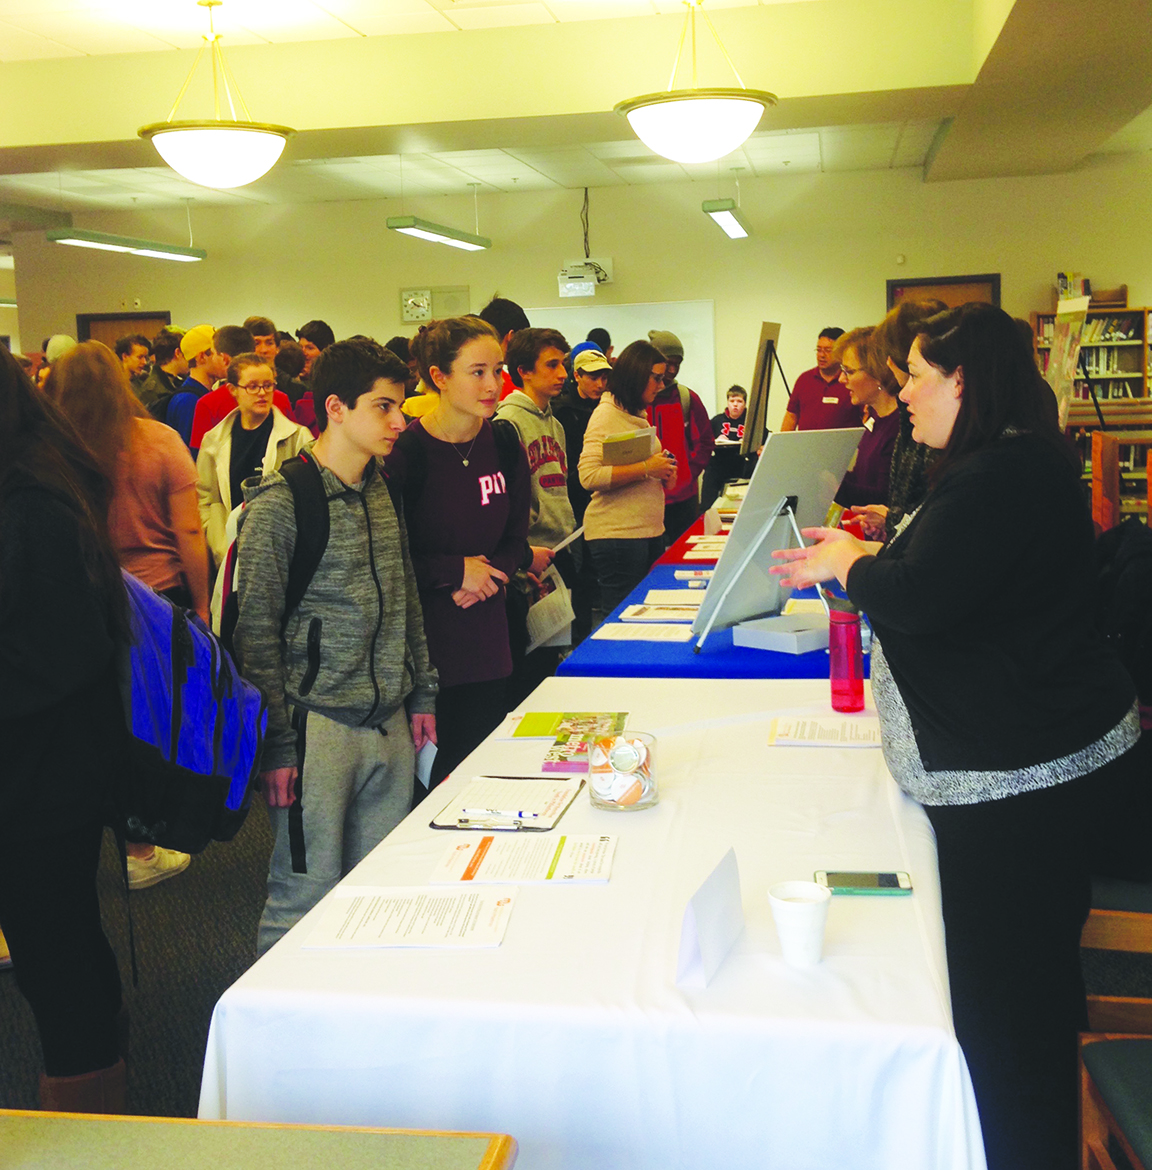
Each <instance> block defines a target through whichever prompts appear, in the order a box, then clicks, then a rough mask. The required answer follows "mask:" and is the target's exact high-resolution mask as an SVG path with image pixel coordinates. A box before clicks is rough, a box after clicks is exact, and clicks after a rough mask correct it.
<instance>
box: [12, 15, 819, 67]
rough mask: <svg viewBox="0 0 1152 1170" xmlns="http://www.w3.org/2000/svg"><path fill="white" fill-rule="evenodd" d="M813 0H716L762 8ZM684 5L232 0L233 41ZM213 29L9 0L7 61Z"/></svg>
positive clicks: (225, 25)
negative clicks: (770, 5) (765, 5)
mask: <svg viewBox="0 0 1152 1170" xmlns="http://www.w3.org/2000/svg"><path fill="white" fill-rule="evenodd" d="M805 2H808V0H709V4H708V6H709V8H712V9H716V8H754V7H756V6H757V5H758V3H759V4H774V3H805ZM681 11H683V6H682V0H225V2H224V3H223V4H222V5H221V7H219V8H216V9H215V10H214V13H213V20H214V22H215V27H216V31H217V32H219V33H222V34H223V35H224V46H225V49H227V46H228V45H255V44H283V43H287V42H291V41H317V40H338V39H340V38H345V37H374V36H395V35H403V34H406V33H428V32H451V31H453V30H461V31H463V30H469V29H479V28H507V27H510V26H512V25H521V24H562V23H567V22H569V21H580V20H607V19H612V18H616V17H621V18H623V17H630V16H652V15H657V14H660V13H669V12H681ZM207 30H208V20H207V15H206V13H205V10H204V9H203V8H201V7H198V6H197V4H196V3H195V0H116V2H115V3H110V2H109V0H0V61H27V60H37V59H43V58H50V57H79V56H88V55H96V54H105V53H146V52H161V51H163V50H165V49H189V48H197V47H198V46H199V45H200V43H201V37H202V35H203V34H204V33H206V32H207Z"/></svg>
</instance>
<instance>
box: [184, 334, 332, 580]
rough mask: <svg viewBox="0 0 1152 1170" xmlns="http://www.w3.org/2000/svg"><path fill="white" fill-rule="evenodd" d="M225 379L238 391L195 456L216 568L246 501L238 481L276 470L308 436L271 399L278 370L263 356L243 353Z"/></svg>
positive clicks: (202, 510) (203, 516) (202, 509)
mask: <svg viewBox="0 0 1152 1170" xmlns="http://www.w3.org/2000/svg"><path fill="white" fill-rule="evenodd" d="M228 385H229V386H231V387H232V389H233V393H234V394H235V396H236V409H235V410H233V411H231V412H229V413H228V414H226V415H225V416H224V418H223V419H222V420H221V421H220V422H218V423H217V424H216V425H215V426H214V427H213V428H212V429H211V430H210V431H209V432H208V433H207V434H206V435H205V436H204V438H203V439H202V440H201V441H200V453H199V455H197V457H196V473H197V476H198V479H199V482H198V484H197V487H196V494H197V498H198V502H199V507H200V522H201V523H202V524H203V525H204V531H205V532H206V533H207V535H208V549H209V551H210V552H211V553H212V560H213V561H214V562H215V564H216V568H217V570H219V568H220V567H221V566H222V565H223V564H224V558H225V557H226V556H227V554H228V545H229V544H230V543H231V539H230V535H229V531H228V517H229V516H230V515H231V513H232V511H233V509H234V508H237V507H239V506H240V504H242V503H243V502H244V492H243V490H242V489H241V486H240V485H241V484H242V483H243V482H244V481H245V480H246V479H248V478H250V477H252V476H265V475H267V474H268V473H269V472H272V471H276V470H277V468H279V466H280V464H281V463H283V462H284V460H285V459H291V458H292V456H293V455H297V454H299V453H300V452H301V451H302V450H303V449H304V447H305V445H306V444H307V443H309V442H311V441H312V435H311V432H310V431H309V430H308V428H307V427H302V426H300V424H299V423H295V422H293V421H292V420H291V419H290V418H287V417H285V416H284V415H283V414H281V413H280V410H279V408H278V407H276V406H274V405H273V403H272V395H273V394H274V393H275V391H276V371H275V370H274V369H273V368H272V367H271V366H270V365H269V364H268V359H267V358H262V357H260V356H259V355H257V354H254V353H242V354H240V356H239V357H235V358H233V359H232V364H231V365H230V366H229V367H228Z"/></svg>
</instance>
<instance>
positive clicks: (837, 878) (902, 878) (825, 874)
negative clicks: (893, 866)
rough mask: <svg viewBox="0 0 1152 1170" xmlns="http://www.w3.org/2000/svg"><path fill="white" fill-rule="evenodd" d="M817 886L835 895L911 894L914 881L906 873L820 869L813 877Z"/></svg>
mask: <svg viewBox="0 0 1152 1170" xmlns="http://www.w3.org/2000/svg"><path fill="white" fill-rule="evenodd" d="M813 877H814V879H815V881H816V884H817V885H821V886H826V887H827V888H828V889H830V890H831V891H832V893H834V894H896V895H899V894H910V893H912V879H911V878H910V877H909V876H908V875H907V874H906V873H900V872H894V873H849V872H845V871H842V870H831V869H818V870H817V871H816V873H815V874H814V875H813Z"/></svg>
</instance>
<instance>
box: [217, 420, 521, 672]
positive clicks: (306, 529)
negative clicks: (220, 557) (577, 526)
mask: <svg viewBox="0 0 1152 1170" xmlns="http://www.w3.org/2000/svg"><path fill="white" fill-rule="evenodd" d="M492 434H493V437H494V438H495V440H496V453H497V457H498V458H499V461H500V469H501V470H502V471H503V472H504V476H505V478H506V479H508V480H511V478H512V474H513V472H514V471H515V469H516V463H517V460H518V459H519V453H520V436H519V434H518V433H517V431H516V428H515V427H514V426H513V425H512V424H511V423H509V422H506V421H504V420H502V419H493V420H492ZM407 455H408V464H407V476H406V477H405V481H404V487H403V492H404V496H405V497H407V498H408V499H416V498H418V497H419V495H420V493H421V492H422V491H423V490H424V483H425V480H426V479H427V477H428V464H427V461H426V459H425V452H424V445H423V443H419V442H416V443H413V444H412V446H411V449H410V450H409V451H408V452H407ZM280 474H281V475H282V476H283V477H284V481H285V482H286V483H287V484H288V488H289V490H290V491H291V492H292V504H293V509H294V511H295V514H296V545H295V547H294V548H293V550H292V560H291V561H290V562H289V564H288V584H287V587H286V588H285V590H284V615H283V617H282V619H281V628H280V632H281V634H283V632H284V628H285V626H286V625H287V623H288V618H289V617H290V616H291V615H292V614H293V613H294V612H295V611H296V609H297V608H298V607H299V605H300V602H301V601H303V600H304V594H305V593H306V592H307V591H308V586H309V584H310V583H311V581H312V578H313V577H314V576H315V575H316V570H317V569H318V568H319V567H320V562H321V560H322V559H323V557H324V550H325V549H326V548H327V547H328V531H329V518H328V496H327V493H326V492H325V491H324V480H323V477H322V476H321V474H320V466H319V464H318V463H317V462H316V460H315V459H314V458H313V457H312V455H311V454H309V453H308V452H307V451H301V452H300V454H299V455H294V456H293V457H292V458H291V459H286V460H285V461H284V462H283V463H282V464H281V465H280ZM380 474H381V475H382V476H383V479H384V482H385V483H386V484H387V485H388V492H389V494H390V495H391V497H392V506H393V508H395V509H396V513H397V515H400V514H401V513H402V511H403V501H402V500H401V498H400V495H399V492H398V491H397V488H396V484H395V481H394V480H391V479H389V478H388V473H387V472H386V471H385V470H384V469H383V468H381V471H380ZM238 543H239V542H238V540H234V541H233V542H232V546H231V547H230V548H229V549H228V555H227V557H226V558H225V560H224V567H223V568H222V569H221V570H220V571H221V572H222V573H224V574H225V577H224V600H223V605H222V608H221V616H220V641H221V642H222V643H223V644H224V646H225V648H226V649H227V651H228V653H229V654H232V655H233V657H235V649H234V647H233V641H232V639H233V635H234V634H235V632H236V621H237V618H238V617H239V600H238V598H237V595H236V588H235V581H236V546H237V544H238Z"/></svg>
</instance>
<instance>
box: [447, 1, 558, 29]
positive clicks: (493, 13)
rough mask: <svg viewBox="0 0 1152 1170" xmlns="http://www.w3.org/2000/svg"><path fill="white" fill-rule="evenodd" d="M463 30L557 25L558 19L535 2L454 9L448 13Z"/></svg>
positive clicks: (453, 21)
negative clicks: (526, 25) (523, 25)
mask: <svg viewBox="0 0 1152 1170" xmlns="http://www.w3.org/2000/svg"><path fill="white" fill-rule="evenodd" d="M448 18H449V19H450V20H451V21H452V23H453V24H455V25H458V26H459V27H460V28H462V29H476V28H509V27H511V26H512V25H517V24H555V23H556V18H555V17H554V16H553V15H552V13H550V12H549V11H548V9H547V8H545V7H544V5H543V4H539V3H536V2H535V0H533V2H531V3H526V4H494V5H490V6H488V7H484V8H464V7H459V6H457V7H454V8H452V9H451V11H450V12H449V13H448Z"/></svg>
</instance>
